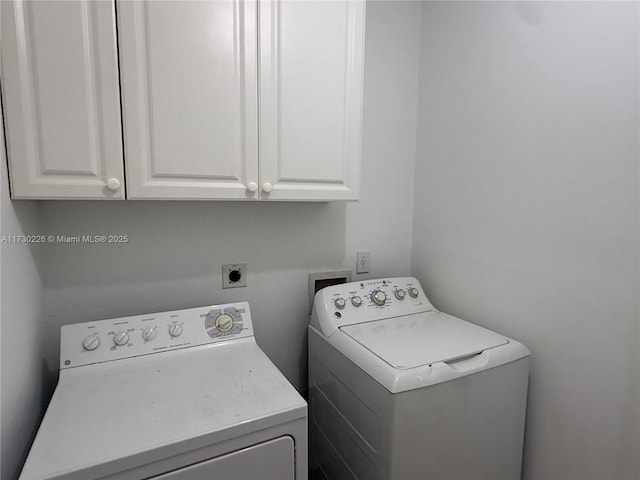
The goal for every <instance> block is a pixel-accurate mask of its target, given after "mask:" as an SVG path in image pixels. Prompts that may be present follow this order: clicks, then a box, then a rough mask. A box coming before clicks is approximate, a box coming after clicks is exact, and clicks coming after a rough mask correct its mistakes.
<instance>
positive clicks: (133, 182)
mask: <svg viewBox="0 0 640 480" xmlns="http://www.w3.org/2000/svg"><path fill="white" fill-rule="evenodd" d="M364 10H365V4H364V2H363V1H345V0H342V1H337V0H335V1H260V2H255V1H244V2H238V1H224V2H221V1H218V2H183V1H180V2H122V3H119V4H118V25H119V36H120V65H121V78H122V97H123V113H124V136H125V157H126V165H127V193H128V197H129V198H198V199H254V200H257V199H260V200H354V199H356V198H357V195H358V187H359V177H360V171H359V170H360V145H361V124H362V120H361V118H362V80H363V78H362V77H363V53H364V37H363V35H364ZM258 25H259V29H258ZM258 31H259V32H260V34H259V35H260V37H259V38H258ZM258 112H260V113H259V114H258ZM258 115H259V116H258Z"/></svg>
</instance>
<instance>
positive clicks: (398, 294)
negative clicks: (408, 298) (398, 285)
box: [393, 290, 405, 300]
mask: <svg viewBox="0 0 640 480" xmlns="http://www.w3.org/2000/svg"><path fill="white" fill-rule="evenodd" d="M393 294H394V295H395V296H396V298H397V299H398V300H404V296H405V293H404V290H396V291H395V292H393Z"/></svg>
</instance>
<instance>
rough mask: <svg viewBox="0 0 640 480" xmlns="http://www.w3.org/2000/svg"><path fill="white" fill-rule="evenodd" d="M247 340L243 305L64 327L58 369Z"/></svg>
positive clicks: (248, 321) (248, 325) (248, 326)
mask: <svg viewBox="0 0 640 480" xmlns="http://www.w3.org/2000/svg"><path fill="white" fill-rule="evenodd" d="M249 336H253V325H252V323H251V313H250V311H249V304H248V303H247V302H239V303H231V304H227V305H212V306H208V307H199V308H190V309H186V310H174V311H170V312H160V313H153V314H149V315H134V316H130V317H119V318H113V319H109V320H97V321H94V322H84V323H75V324H70V325H64V326H63V327H62V329H61V332H60V368H61V369H64V368H71V367H79V366H82V365H89V364H92V363H100V362H107V361H111V360H119V359H122V358H129V357H136V356H139V355H148V354H151V353H161V352H166V351H170V350H175V349H179V348H186V347H194V346H198V345H205V344H208V343H216V342H221V341H226V340H233V339H236V338H244V337H249Z"/></svg>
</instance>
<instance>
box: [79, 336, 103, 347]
mask: <svg viewBox="0 0 640 480" xmlns="http://www.w3.org/2000/svg"><path fill="white" fill-rule="evenodd" d="M98 345H100V337H99V336H98V334H97V333H94V334H93V335H87V336H86V337H85V339H84V340H83V342H82V346H83V347H84V349H85V350H89V351H91V350H95V349H96V348H98Z"/></svg>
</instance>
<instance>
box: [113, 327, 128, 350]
mask: <svg viewBox="0 0 640 480" xmlns="http://www.w3.org/2000/svg"><path fill="white" fill-rule="evenodd" d="M128 342H129V334H128V333H127V332H126V331H124V330H120V331H119V332H116V333H115V335H114V336H113V343H115V344H116V345H119V346H122V345H126V344H127V343H128Z"/></svg>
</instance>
